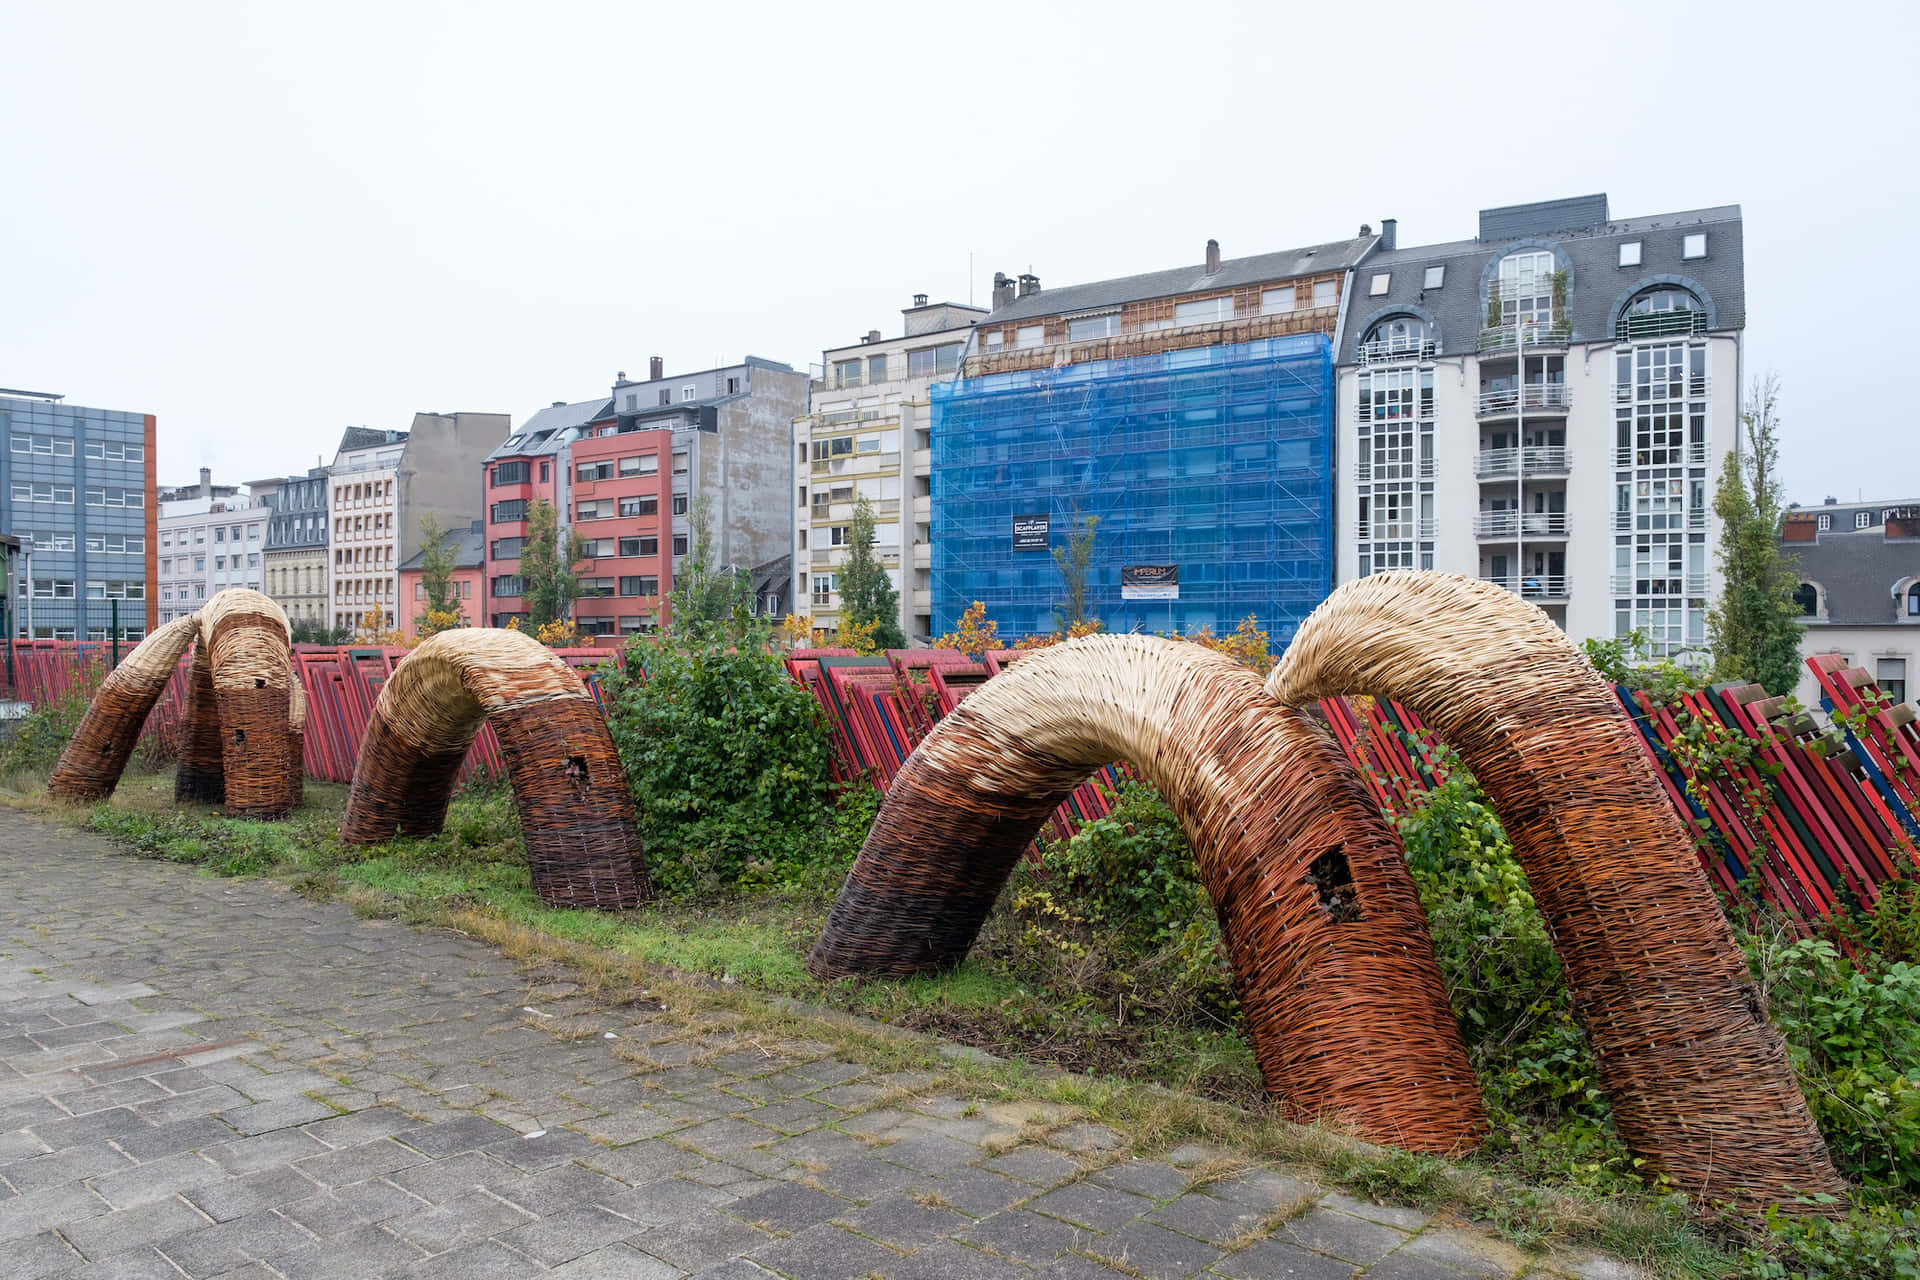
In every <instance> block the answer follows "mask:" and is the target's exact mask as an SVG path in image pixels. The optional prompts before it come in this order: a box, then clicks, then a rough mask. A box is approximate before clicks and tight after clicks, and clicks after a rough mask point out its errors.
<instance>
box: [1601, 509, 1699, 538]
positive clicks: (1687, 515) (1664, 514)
mask: <svg viewBox="0 0 1920 1280" xmlns="http://www.w3.org/2000/svg"><path fill="white" fill-rule="evenodd" d="M1706 527H1707V509H1706V508H1705V507H1695V508H1694V509H1693V510H1691V511H1687V512H1680V511H1641V512H1638V513H1636V512H1632V511H1616V512H1614V513H1613V531H1614V532H1615V533H1659V532H1662V531H1664V530H1667V529H1692V530H1699V529H1704V528H1706Z"/></svg>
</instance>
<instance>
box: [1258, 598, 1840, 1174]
mask: <svg viewBox="0 0 1920 1280" xmlns="http://www.w3.org/2000/svg"><path fill="white" fill-rule="evenodd" d="M1267 687H1268V689H1269V690H1270V691H1271V692H1272V693H1273V695H1274V696H1275V697H1276V698H1277V699H1279V700H1280V701H1281V702H1283V703H1286V704H1287V705H1289V706H1301V705H1305V704H1307V703H1309V702H1312V701H1314V700H1316V699H1319V698H1323V697H1328V696H1330V695H1334V694H1362V693H1365V694H1380V695H1386V696H1390V697H1393V698H1397V699H1399V700H1401V701H1402V702H1405V703H1406V704H1408V705H1409V706H1410V707H1412V708H1414V709H1415V710H1416V711H1418V712H1419V713H1420V715H1421V716H1422V717H1423V718H1425V719H1426V720H1427V721H1428V723H1430V724H1432V725H1433V726H1434V728H1435V729H1436V730H1438V731H1439V733H1440V735H1441V736H1442V737H1444V738H1445V739H1446V740H1447V742H1448V743H1450V744H1451V745H1452V746H1453V747H1454V749H1455V750H1457V751H1458V752H1459V753H1460V755H1461V758H1462V759H1463V760H1464V761H1465V762H1466V764H1467V766H1468V767H1469V768H1470V769H1472V770H1473V773H1474V776H1475V777H1476V778H1477V779H1478V780H1479V782H1480V785H1481V786H1482V787H1483V788H1484V789H1485V790H1486V792H1487V795H1488V797H1489V798H1490V799H1491V801H1492V803H1493V806H1494V808H1495V810H1496V811H1497V812H1498V813H1499V815H1500V817H1501V820H1502V821H1503V822H1504V823H1505V824H1506V828H1507V833H1508V835H1509V836H1511V837H1512V840H1513V846H1514V851H1515V853H1516V854H1517V855H1518V856H1519V858H1520V861H1521V863H1522V864H1523V865H1524V866H1525V868H1526V872H1527V877H1528V879H1529V881H1530V882H1531V884H1532V887H1533V894H1534V897H1535V899H1536V900H1537V901H1538V902H1539V904H1540V909H1541V911H1542V912H1543V913H1544V914H1545V916H1546V919H1547V923H1548V925H1549V927H1550V928H1551V930H1552V936H1553V940H1554V946H1555V949H1556V950H1557V951H1558V952H1559V954H1560V958H1561V960H1562V962H1563V963H1564V964H1565V966H1566V970H1567V979H1568V983H1569V985H1570V986H1571V988H1572V992H1573V1000H1574V1010H1575V1013H1576V1014H1577V1015H1578V1017H1579V1018H1580V1021H1581V1023H1582V1025H1583V1026H1584V1027H1585V1028H1586V1032H1587V1037H1588V1039H1589V1041H1590V1042H1591V1043H1592V1045H1593V1048H1594V1052H1595V1054H1596V1056H1597V1057H1598V1059H1599V1065H1600V1083H1601V1085H1602V1087H1603V1088H1604V1089H1605V1090H1606V1093H1607V1097H1608V1099H1609V1100H1610V1101H1611V1102H1612V1104H1613V1118H1614V1122H1615V1124H1616V1125H1618V1127H1619V1130H1620V1135H1621V1137H1622V1138H1624V1139H1625V1140H1626V1142H1627V1145H1628V1146H1629V1147H1630V1148H1631V1149H1632V1150H1633V1152H1634V1153H1635V1154H1636V1155H1638V1156H1640V1157H1641V1158H1643V1159H1645V1160H1646V1161H1647V1162H1648V1163H1649V1164H1650V1165H1651V1166H1653V1167H1654V1168H1655V1169H1657V1170H1659V1171H1661V1172H1663V1173H1665V1174H1666V1175H1667V1176H1668V1177H1669V1178H1671V1179H1672V1180H1673V1182H1674V1184H1675V1185H1676V1186H1678V1187H1681V1188H1682V1189H1684V1190H1686V1191H1688V1192H1689V1193H1691V1194H1693V1195H1695V1196H1697V1197H1701V1198H1703V1199H1704V1200H1706V1201H1708V1202H1711V1201H1716V1200H1731V1201H1734V1202H1736V1203H1739V1204H1743V1205H1748V1206H1755V1205H1765V1204H1786V1205H1791V1204H1792V1202H1793V1198H1794V1197H1795V1196H1800V1195H1809V1196H1810V1195H1813V1194H1816V1193H1822V1192H1826V1193H1835V1194H1838V1193H1840V1192H1841V1191H1842V1185H1841V1183H1840V1180H1839V1178H1838V1177H1837V1176H1836V1174H1835V1173H1834V1170H1833V1166H1832V1164H1831V1162H1830V1161H1829V1159H1828V1156H1827V1152H1826V1148H1825V1146H1824V1145H1823V1144H1822V1142H1821V1139H1820V1134H1819V1132H1818V1130H1817V1129H1816V1128H1815V1127H1814V1124H1813V1120H1812V1118H1811V1117H1810V1116H1809V1114H1808V1111H1807V1106H1806V1103H1805V1101H1804V1099H1803V1098H1802V1097H1801V1094H1800V1091H1799V1089H1798V1088H1797V1087H1796V1085H1795V1083H1794V1077H1793V1073H1792V1071H1791V1070H1790V1069H1789V1067H1788V1064H1787V1059H1786V1053H1785V1050H1784V1048H1783V1046H1782V1044H1781V1041H1780V1037H1779V1035H1778V1034H1777V1033H1776V1032H1775V1030H1774V1028H1773V1026H1772V1025H1771V1024H1770V1023H1769V1022H1768V1021H1767V1018H1766V1014H1765V1011H1764V1009H1763V1006H1762V1004H1761V1001H1760V996H1759V993H1758V992H1757V991H1756V990H1755V989H1754V987H1753V984H1752V983H1751V982H1750V981H1749V979H1748V975H1747V968H1746V964H1745V962H1744V961H1743V959H1742V958H1741V955H1740V951H1739V949H1738V948H1737V947H1736V946H1735V945H1734V942H1733V937H1732V935H1731V933H1730V932H1729V930H1728V927H1727V923H1726V919H1725V917H1724V916H1723V915H1722V914H1721V912H1720V909H1719V907H1718V905H1717V904H1716V903H1715V902H1714V900H1713V896H1712V894H1711V892H1710V891H1709V889H1708V887H1707V883H1706V880H1705V879H1704V878H1703V877H1702V876H1701V874H1700V869H1699V866H1698V865H1697V863H1696V860H1695V858H1694V856H1693V852H1692V848H1691V845H1690V843H1689V840H1688V837H1687V834H1686V832H1685V831H1684V830H1682V828H1681V827H1680V824H1679V820H1678V818H1677V817H1676V816H1675V814H1674V811H1673V807H1672V806H1671V805H1670V804H1669V803H1667V801H1666V799H1665V797H1664V796H1663V795H1662V794H1661V792H1660V789H1659V785H1658V783H1657V781H1656V780H1655V778H1654V776H1653V773H1652V771H1651V769H1650V768H1649V766H1648V765H1647V763H1646V760H1645V758H1644V756H1643V755H1642V753H1641V751H1640V749H1639V747H1638V746H1637V745H1636V744H1635V742H1634V739H1633V735H1632V732H1631V730H1630V728H1629V726H1628V725H1627V723H1626V721H1625V720H1624V719H1623V717H1622V716H1621V713H1620V709H1619V707H1618V706H1617V705H1616V704H1615V702H1614V699H1613V698H1612V697H1611V696H1610V695H1609V693H1608V691H1607V689H1606V687H1605V686H1604V685H1603V684H1602V683H1601V681H1600V679H1599V677H1598V676H1597V675H1595V674H1594V672H1593V671H1592V669H1591V668H1590V667H1588V665H1587V664H1586V662H1585V661H1584V659H1582V657H1581V656H1580V654H1579V652H1578V651H1577V650H1576V649H1575V648H1574V647H1573V645H1572V644H1571V643H1570V642H1569V641H1568V640H1567V638H1566V636H1565V635H1564V634H1563V633H1562V632H1561V631H1560V630H1559V629H1558V628H1557V627H1555V626H1554V625H1553V623H1552V622H1551V621H1550V620H1549V619H1548V618H1547V616H1546V615H1545V614H1544V613H1542V612H1541V611H1540V610H1539V609H1537V608H1534V607H1533V606H1532V605H1529V604H1526V603H1524V602H1523V601H1521V600H1519V599H1518V598H1517V597H1515V596H1513V595H1511V594H1509V593H1507V592H1505V591H1502V590H1500V589H1499V588H1498V587H1495V586H1493V585H1491V584H1488V583H1483V582H1477V581H1474V580H1472V579H1468V578H1461V577H1456V576H1454V575H1451V574H1440V573H1431V572H1428V573H1420V572H1398V573H1384V574H1376V575H1374V576H1372V577H1368V578H1362V579H1359V580H1357V581H1355V582H1350V583H1348V584H1346V585H1344V586H1342V587H1340V588H1339V589H1337V590H1336V591H1335V592H1334V593H1333V594H1332V595H1331V596H1330V597H1328V599H1327V600H1326V602H1325V603H1324V604H1322V605H1321V606H1320V608H1319V609H1317V610H1316V611H1315V612H1314V613H1313V615H1312V616H1311V617H1309V618H1308V619H1307V621H1306V622H1305V623H1304V624H1303V625H1302V627H1301V628H1300V631H1299V633H1298V635H1297V636H1296V637H1295V638H1294V641H1293V644H1292V645H1291V647H1289V648H1288V650H1287V653H1286V657H1285V658H1284V660H1283V661H1282V662H1281V663H1280V665H1279V666H1278V667H1277V668H1275V670H1274V672H1273V674H1272V675H1271V676H1270V677H1269V678H1268V682H1267Z"/></svg>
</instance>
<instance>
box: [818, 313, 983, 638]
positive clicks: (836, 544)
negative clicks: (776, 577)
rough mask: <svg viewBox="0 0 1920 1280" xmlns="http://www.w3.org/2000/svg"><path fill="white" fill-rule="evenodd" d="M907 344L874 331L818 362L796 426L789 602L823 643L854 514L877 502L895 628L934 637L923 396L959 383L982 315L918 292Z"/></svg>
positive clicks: (836, 602) (878, 547)
mask: <svg viewBox="0 0 1920 1280" xmlns="http://www.w3.org/2000/svg"><path fill="white" fill-rule="evenodd" d="M901 315H902V316H903V317H904V318H905V324H904V326H903V333H902V336H900V337H898V338H890V339H886V338H882V337H881V336H880V331H879V330H878V329H875V330H873V331H872V332H871V333H869V334H868V335H867V336H866V337H865V338H862V339H861V340H860V341H859V342H858V343H856V344H854V345H852V346H847V347H835V348H830V349H828V350H826V351H824V352H822V353H821V358H822V363H821V365H820V367H819V368H817V369H815V370H814V379H813V393H812V398H811V402H810V405H809V409H810V412H809V413H808V414H807V415H806V416H805V417H801V418H796V419H794V423H793V441H794V458H795V461H796V465H797V468H798V470H797V472H796V476H795V489H794V524H793V547H794V551H793V601H794V606H793V607H794V612H796V613H799V614H803V615H808V616H810V617H811V618H812V620H813V628H814V630H815V632H816V633H820V632H824V633H828V634H831V633H832V632H833V631H834V630H835V629H837V628H838V626H839V625H840V595H839V591H838V583H837V569H838V566H840V565H841V564H843V563H845V561H846V558H847V546H848V541H847V540H848V537H849V534H850V531H851V523H852V520H853V513H854V508H855V505H856V504H857V503H858V501H859V499H861V498H866V499H868V500H869V501H870V502H871V503H872V504H873V512H874V517H875V523H874V552H875V554H876V555H877V556H878V557H879V558H880V562H881V563H882V564H883V565H884V566H885V567H886V570H887V576H888V577H889V578H890V579H891V580H892V581H893V586H894V590H895V591H897V592H899V596H900V629H901V631H903V632H904V633H905V634H906V637H907V641H908V643H910V644H925V643H926V642H927V641H928V639H930V637H931V633H932V628H933V619H932V615H933V592H932V583H931V581H930V580H929V574H930V572H931V565H932V560H931V553H930V545H931V537H930V533H929V527H930V525H931V522H932V519H933V513H932V499H931V487H930V486H931V477H932V460H931V453H930V444H929V440H928V435H927V432H928V428H929V425H930V419H929V416H928V412H927V388H928V387H930V386H932V385H933V383H935V382H936V381H946V380H949V379H951V378H954V377H956V376H958V370H959V364H960V357H961V353H962V351H963V350H964V349H965V347H966V341H967V336H968V334H969V333H970V332H971V331H972V329H973V326H974V325H975V324H976V323H978V322H979V321H980V320H981V319H982V318H984V317H985V316H986V315H987V311H986V309H985V308H982V307H969V306H962V305H960V304H958V303H952V302H938V303H933V304H931V305H930V304H929V303H928V302H927V295H926V294H924V293H922V294H915V295H914V299H913V305H912V306H911V307H907V308H905V309H904V310H902V312H901Z"/></svg>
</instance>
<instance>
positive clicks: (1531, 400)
mask: <svg viewBox="0 0 1920 1280" xmlns="http://www.w3.org/2000/svg"><path fill="white" fill-rule="evenodd" d="M1522 409H1525V410H1526V411H1527V412H1528V413H1535V412H1538V413H1553V414H1561V413H1565V412H1566V411H1567V384H1566V383H1564V382H1530V383H1528V384H1527V388H1526V392H1525V394H1524V395H1523V394H1522V393H1521V392H1520V391H1519V390H1518V389H1516V388H1514V387H1505V388H1502V389H1500V390H1495V391H1482V392H1481V393H1480V402H1479V404H1478V406H1477V410H1478V413H1479V415H1480V416H1481V417H1482V418H1506V417H1512V416H1513V415H1514V414H1515V413H1518V412H1519V411H1520V410H1522Z"/></svg>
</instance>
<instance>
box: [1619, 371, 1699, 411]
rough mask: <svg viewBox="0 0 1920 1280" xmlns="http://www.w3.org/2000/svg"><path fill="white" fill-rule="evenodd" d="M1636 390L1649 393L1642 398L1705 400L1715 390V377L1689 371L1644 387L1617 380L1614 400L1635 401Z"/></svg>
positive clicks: (1626, 402)
mask: <svg viewBox="0 0 1920 1280" xmlns="http://www.w3.org/2000/svg"><path fill="white" fill-rule="evenodd" d="M1636 390H1639V391H1645V392H1646V393H1647V394H1646V395H1644V396H1640V397H1639V399H1641V400H1704V399H1706V398H1707V396H1708V395H1710V394H1711V393H1712V391H1713V379H1712V378H1711V377H1710V376H1708V375H1707V374H1704V373H1689V374H1674V375H1673V376H1672V377H1668V378H1662V379H1661V380H1660V381H1658V382H1650V383H1648V384H1647V385H1646V386H1644V387H1642V386H1640V385H1639V384H1638V383H1633V382H1616V383H1614V384H1613V402H1614V403H1615V404H1633V403H1635V397H1634V392H1635V391H1636Z"/></svg>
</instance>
